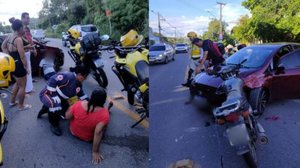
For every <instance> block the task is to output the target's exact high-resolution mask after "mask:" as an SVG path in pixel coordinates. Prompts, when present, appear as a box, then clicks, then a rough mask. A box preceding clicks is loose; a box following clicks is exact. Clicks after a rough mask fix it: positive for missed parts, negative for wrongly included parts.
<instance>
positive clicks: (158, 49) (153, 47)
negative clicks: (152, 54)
mask: <svg viewBox="0 0 300 168" xmlns="http://www.w3.org/2000/svg"><path fill="white" fill-rule="evenodd" d="M164 50H166V47H165V46H151V47H150V51H164Z"/></svg>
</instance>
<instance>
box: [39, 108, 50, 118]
mask: <svg viewBox="0 0 300 168" xmlns="http://www.w3.org/2000/svg"><path fill="white" fill-rule="evenodd" d="M46 113H48V108H47V107H45V106H43V107H42V109H41V110H40V111H39V114H38V115H37V118H41V117H42V115H43V114H46Z"/></svg>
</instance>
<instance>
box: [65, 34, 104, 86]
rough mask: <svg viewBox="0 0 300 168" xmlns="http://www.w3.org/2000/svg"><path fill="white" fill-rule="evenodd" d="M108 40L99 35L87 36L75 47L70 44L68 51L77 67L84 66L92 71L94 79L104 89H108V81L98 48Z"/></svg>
mask: <svg viewBox="0 0 300 168" xmlns="http://www.w3.org/2000/svg"><path fill="white" fill-rule="evenodd" d="M106 39H107V36H101V37H99V35H98V33H91V34H87V35H85V36H84V37H83V38H82V40H81V41H78V42H77V43H75V44H73V45H72V43H70V51H68V54H69V55H70V56H71V58H72V59H73V61H74V62H75V64H76V65H80V64H83V65H84V66H85V67H89V68H90V69H91V70H92V72H93V78H94V79H95V80H96V81H97V82H98V84H99V85H100V86H101V87H103V88H106V87H107V85H108V79H107V76H106V73H105V71H104V69H103V68H104V62H103V60H102V57H101V55H102V54H101V52H100V51H99V50H98V48H99V46H100V44H101V41H102V40H106Z"/></svg>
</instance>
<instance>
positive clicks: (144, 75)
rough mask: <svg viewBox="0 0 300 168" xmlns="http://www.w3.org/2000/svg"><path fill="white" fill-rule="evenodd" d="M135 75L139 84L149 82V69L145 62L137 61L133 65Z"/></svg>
mask: <svg viewBox="0 0 300 168" xmlns="http://www.w3.org/2000/svg"><path fill="white" fill-rule="evenodd" d="M135 69H136V73H137V75H138V78H139V81H140V82H141V83H146V82H148V80H149V67H148V64H147V62H146V61H139V62H137V63H136V65H135Z"/></svg>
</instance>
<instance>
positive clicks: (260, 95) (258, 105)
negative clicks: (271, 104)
mask: <svg viewBox="0 0 300 168" xmlns="http://www.w3.org/2000/svg"><path fill="white" fill-rule="evenodd" d="M268 100H269V95H268V93H267V91H266V90H264V89H263V88H256V89H254V90H252V91H251V92H250V96H249V103H250V105H251V107H252V109H253V110H254V111H255V113H254V115H261V114H263V112H264V111H265V109H266V105H267V103H268Z"/></svg>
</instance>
